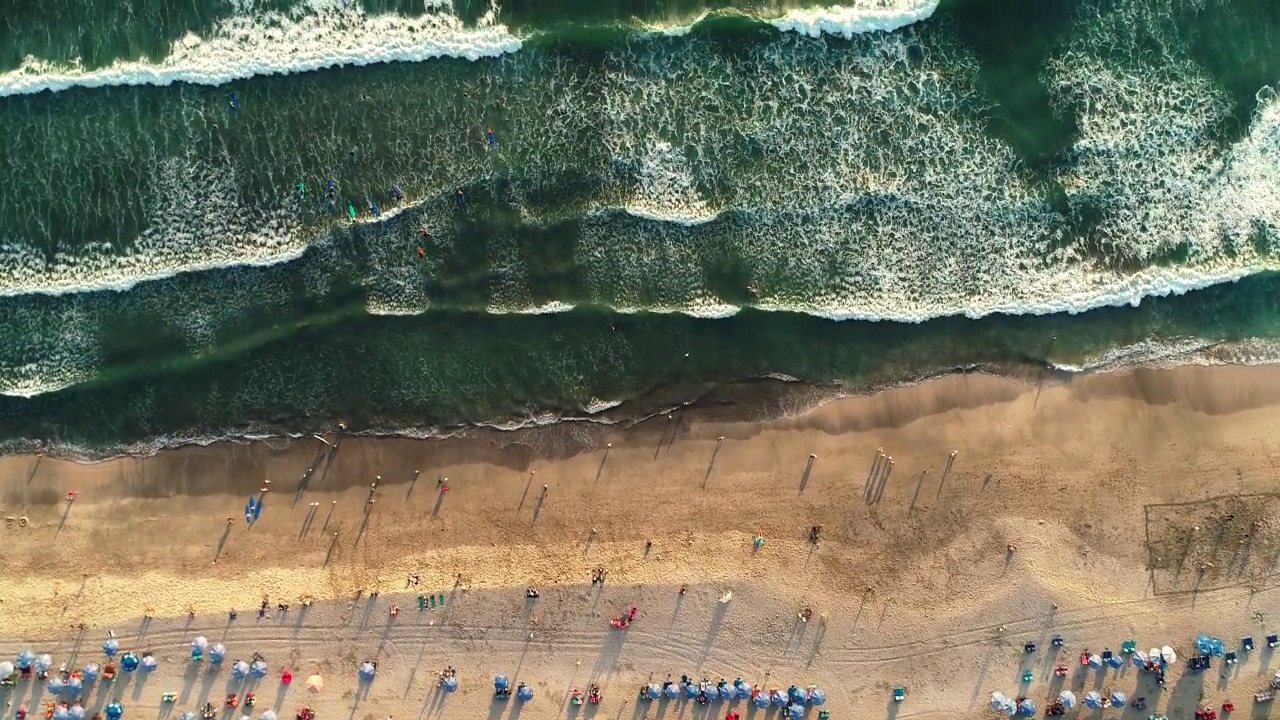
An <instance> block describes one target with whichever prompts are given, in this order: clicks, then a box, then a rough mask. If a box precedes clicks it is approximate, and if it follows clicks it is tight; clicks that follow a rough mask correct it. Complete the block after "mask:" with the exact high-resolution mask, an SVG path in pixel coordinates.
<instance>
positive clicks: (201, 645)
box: [191, 635, 209, 651]
mask: <svg viewBox="0 0 1280 720" xmlns="http://www.w3.org/2000/svg"><path fill="white" fill-rule="evenodd" d="M207 647H209V639H208V638H206V637H205V636H203V635H200V636H199V637H197V638H196V639H195V640H192V641H191V648H192V649H193V650H201V651H203V650H204V649H205V648H207Z"/></svg>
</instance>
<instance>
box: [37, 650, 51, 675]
mask: <svg viewBox="0 0 1280 720" xmlns="http://www.w3.org/2000/svg"><path fill="white" fill-rule="evenodd" d="M51 667H53V658H51V657H49V654H48V653H45V654H43V655H41V656H40V657H38V658H36V672H38V673H42V672H49V668H51Z"/></svg>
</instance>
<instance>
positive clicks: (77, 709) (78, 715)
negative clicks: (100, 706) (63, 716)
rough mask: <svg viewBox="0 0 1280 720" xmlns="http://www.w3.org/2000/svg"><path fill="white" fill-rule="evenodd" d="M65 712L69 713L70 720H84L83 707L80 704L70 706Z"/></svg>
mask: <svg viewBox="0 0 1280 720" xmlns="http://www.w3.org/2000/svg"><path fill="white" fill-rule="evenodd" d="M67 712H69V713H71V720H84V706H83V705H81V704H80V703H76V704H75V705H72V706H71V709H70V710H68V711H67Z"/></svg>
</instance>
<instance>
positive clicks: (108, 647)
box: [102, 637, 120, 657]
mask: <svg viewBox="0 0 1280 720" xmlns="http://www.w3.org/2000/svg"><path fill="white" fill-rule="evenodd" d="M118 652H120V641H119V640H117V639H115V638H113V637H110V638H107V641H106V642H104V643H102V654H103V655H106V656H107V657H115V656H116V653H118Z"/></svg>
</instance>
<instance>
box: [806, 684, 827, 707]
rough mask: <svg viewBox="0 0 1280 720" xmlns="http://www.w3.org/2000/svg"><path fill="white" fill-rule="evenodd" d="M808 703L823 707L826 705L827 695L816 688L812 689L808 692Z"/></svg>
mask: <svg viewBox="0 0 1280 720" xmlns="http://www.w3.org/2000/svg"><path fill="white" fill-rule="evenodd" d="M809 702H811V703H813V704H814V705H825V704H827V694H826V693H825V692H823V691H821V690H819V689H818V688H814V689H812V690H810V691H809Z"/></svg>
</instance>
